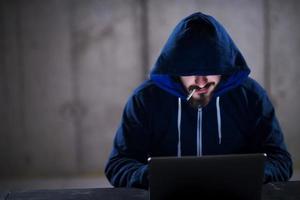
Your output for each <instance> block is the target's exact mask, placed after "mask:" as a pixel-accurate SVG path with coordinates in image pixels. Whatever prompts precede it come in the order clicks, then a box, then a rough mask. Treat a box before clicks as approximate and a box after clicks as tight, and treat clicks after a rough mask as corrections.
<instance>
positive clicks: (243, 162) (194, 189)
mask: <svg viewBox="0 0 300 200" xmlns="http://www.w3.org/2000/svg"><path fill="white" fill-rule="evenodd" d="M265 158H266V155H265V154H235V155H214V156H201V157H193V156H188V157H152V158H151V159H149V183H150V188H149V189H150V200H168V199H172V200H173V199H188V198H191V199H195V197H196V198H199V199H202V198H204V199H205V198H206V199H218V198H222V199H224V198H225V199H226V198H228V199H243V200H259V199H260V198H261V189H262V184H263V176H264V161H265ZM198 196H199V197H198Z"/></svg>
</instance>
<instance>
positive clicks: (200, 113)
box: [197, 107, 202, 156]
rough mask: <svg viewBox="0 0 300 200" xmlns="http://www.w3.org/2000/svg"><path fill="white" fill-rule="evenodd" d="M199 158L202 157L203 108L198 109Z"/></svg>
mask: <svg viewBox="0 0 300 200" xmlns="http://www.w3.org/2000/svg"><path fill="white" fill-rule="evenodd" d="M197 156H202V108H201V107H199V108H198V115H197Z"/></svg>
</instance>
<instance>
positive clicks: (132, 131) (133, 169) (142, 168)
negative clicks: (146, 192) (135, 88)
mask: <svg viewBox="0 0 300 200" xmlns="http://www.w3.org/2000/svg"><path fill="white" fill-rule="evenodd" d="M147 113H149V112H145V102H143V101H142V98H141V95H140V97H138V96H137V95H134V96H132V97H131V98H130V99H129V101H128V102H127V104H126V106H125V109H124V112H123V116H122V121H121V124H120V126H119V128H118V130H117V132H116V136H115V139H114V144H113V149H112V152H111V154H110V157H109V159H108V162H107V164H106V167H105V174H106V176H107V178H108V180H109V181H110V183H111V184H112V185H113V186H115V187H137V188H144V189H148V165H147V158H148V146H149V144H148V142H149V128H148V127H149V126H148V117H147Z"/></svg>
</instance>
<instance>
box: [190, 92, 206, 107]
mask: <svg viewBox="0 0 300 200" xmlns="http://www.w3.org/2000/svg"><path fill="white" fill-rule="evenodd" d="M210 99H211V94H200V95H199V97H198V98H194V97H192V98H191V99H190V100H189V103H190V105H191V106H192V107H193V108H202V107H204V106H206V105H207V104H208V103H209V101H210Z"/></svg>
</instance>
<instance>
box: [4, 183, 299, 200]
mask: <svg viewBox="0 0 300 200" xmlns="http://www.w3.org/2000/svg"><path fill="white" fill-rule="evenodd" d="M148 198H149V193H148V191H146V190H141V189H134V188H92V189H62V190H32V191H10V192H8V191H0V200H21V199H25V200H27V199H32V200H35V199H36V200H37V199H41V200H49V199H55V200H62V199H64V200H65V199H66V200H73V199H74V200H75V199H76V200H96V199H101V200H129V199H130V200H148ZM262 200H300V181H290V182H287V183H270V184H267V185H264V187H263V193H262Z"/></svg>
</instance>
